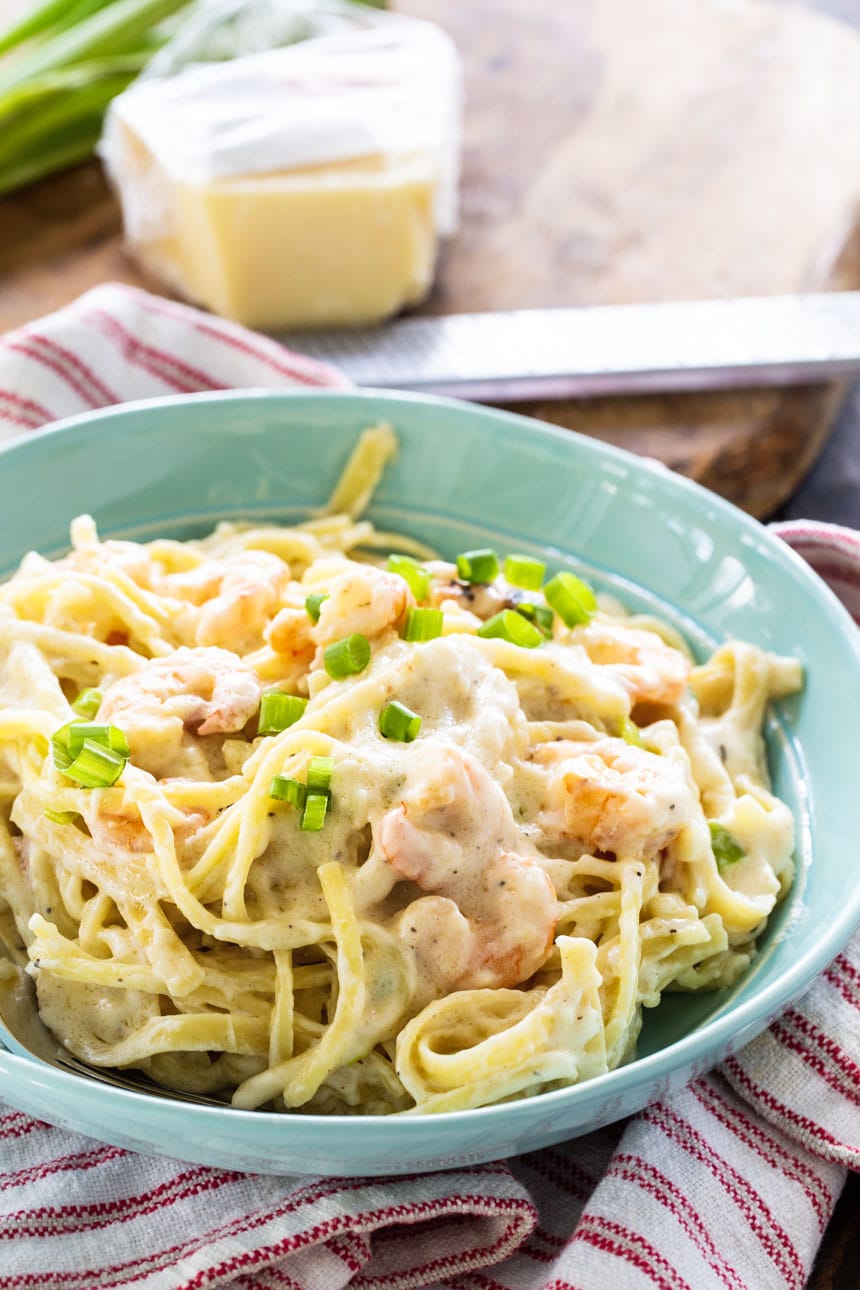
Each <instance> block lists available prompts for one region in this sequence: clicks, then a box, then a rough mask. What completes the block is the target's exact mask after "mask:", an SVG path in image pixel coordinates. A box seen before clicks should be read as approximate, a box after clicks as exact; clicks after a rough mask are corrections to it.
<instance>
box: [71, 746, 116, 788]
mask: <svg viewBox="0 0 860 1290" xmlns="http://www.w3.org/2000/svg"><path fill="white" fill-rule="evenodd" d="M127 761H128V758H127V757H123V756H122V754H121V753H118V752H114V751H113V749H112V748H106V747H105V745H104V744H100V743H96V741H95V740H94V739H85V740H84V744H83V747H82V748H81V750H80V752H79V753H78V755H77V756H76V757H75V759H74V761H72V762H70V763H69V765H68V766H66V768H65V770H64V771H63V774H64V775H65V776H66V778H67V779H71V780H74V781H75V783H76V784H80V785H81V787H82V788H110V786H111V784H115V783H116V781H117V780H118V779H119V777H120V775H121V774H122V772H123V771H124V770H125V767H126V763H127Z"/></svg>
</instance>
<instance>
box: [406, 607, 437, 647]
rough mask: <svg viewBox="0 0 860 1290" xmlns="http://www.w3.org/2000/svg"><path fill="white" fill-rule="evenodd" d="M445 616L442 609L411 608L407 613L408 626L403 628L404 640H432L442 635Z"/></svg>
mask: <svg viewBox="0 0 860 1290" xmlns="http://www.w3.org/2000/svg"><path fill="white" fill-rule="evenodd" d="M443 621H444V616H443V614H442V610H441V609H414V608H413V609H409V610H408V611H407V614H406V626H405V627H404V629H403V637H404V640H408V641H432V640H435V639H436V637H437V636H441V635H442V623H443Z"/></svg>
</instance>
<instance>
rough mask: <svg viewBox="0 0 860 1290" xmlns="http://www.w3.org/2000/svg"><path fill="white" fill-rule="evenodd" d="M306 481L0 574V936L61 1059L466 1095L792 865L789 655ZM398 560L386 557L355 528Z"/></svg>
mask: <svg viewBox="0 0 860 1290" xmlns="http://www.w3.org/2000/svg"><path fill="white" fill-rule="evenodd" d="M395 446H396V444H395V439H394V436H393V432H392V431H391V430H390V428H389V427H386V426H381V427H375V428H372V429H371V430H369V431H366V432H365V434H364V435H363V436H362V438H361V440H360V441H359V445H358V447H357V449H356V451H355V454H354V457H353V460H352V463H351V465H350V467H349V468H348V470H347V472H346V474H345V476H344V478H343V479H342V480H341V482H340V484H339V485H338V489H337V491H336V493H335V495H334V499H333V500H334V502H335V503H336V512H337V513H333V512H332V511H331V510H329V512H327V513H326V514H324V515H320V516H317V517H315V518H312V519H310V520H308V521H307V522H305V523H303V524H300V525H297V526H294V527H291V528H290V527H279V526H275V525H271V526H265V527H252V526H243V525H237V524H231V523H223V524H221V525H219V526H218V528H217V529H216V530H215V532H214V533H213V534H211V535H210V536H209V537H207V538H205V539H202V540H199V541H190V542H179V541H170V540H166V539H161V540H157V541H154V542H149V543H145V544H139V543H134V542H126V541H112V540H107V541H102V540H100V538H99V536H98V534H97V532H96V529H95V525H94V524H93V522H92V520H90V519H88V518H87V517H82V518H80V519H78V520H76V521H75V522H74V524H73V526H72V549H71V551H70V553H69V554H68V555H66V556H65V557H63V558H61V559H58V560H55V561H49V560H47V559H44V558H43V557H41V556H40V555H38V554H36V553H30V554H28V555H27V556H26V557H25V558H24V560H23V562H22V563H21V566H20V568H19V570H18V571H17V572H16V573H15V574H14V575H13V576H12V577H11V578H10V579H9V580H8V582H7V583H6V584H5V585H3V586H2V587H0V667H2V672H0V931H2V934H3V937H4V939H5V940H6V942H7V943H8V944H9V945H10V946H14V947H15V948H16V951H17V953H18V954H19V957H20V961H21V963H22V964H26V965H27V970H28V971H29V972H30V973H31V974H32V976H33V977H34V978H35V981H36V985H37V990H38V999H39V1007H40V1011H41V1014H42V1017H43V1019H44V1021H45V1023H46V1024H47V1025H48V1026H49V1027H50V1028H51V1029H52V1030H53V1031H54V1032H55V1034H56V1035H57V1036H58V1037H59V1038H60V1039H61V1040H62V1042H63V1043H65V1044H66V1045H67V1046H68V1048H69V1049H70V1050H71V1051H72V1052H73V1053H75V1054H76V1055H77V1056H78V1057H80V1058H82V1059H84V1060H85V1061H87V1062H90V1063H92V1064H96V1065H103V1066H117V1067H132V1068H136V1069H138V1070H139V1071H141V1072H143V1073H144V1074H145V1075H147V1076H149V1077H150V1078H151V1079H152V1080H154V1081H156V1082H158V1083H159V1084H162V1085H164V1086H167V1087H168V1088H175V1089H182V1090H190V1091H196V1092H200V1093H208V1094H212V1095H218V1096H223V1098H224V1099H225V1101H232V1104H233V1105H235V1106H236V1107H240V1108H245V1109H254V1108H260V1107H264V1108H267V1109H276V1110H286V1109H295V1110H302V1111H306V1112H320V1113H341V1112H348V1113H356V1114H385V1113H391V1112H407V1113H409V1112H413V1113H414V1112H433V1111H442V1110H459V1109H463V1108H468V1107H475V1106H481V1105H485V1104H488V1103H494V1102H499V1101H503V1100H506V1099H511V1098H518V1097H523V1096H527V1095H531V1094H534V1093H538V1092H540V1091H542V1090H546V1089H551V1088H557V1087H560V1086H564V1085H568V1084H571V1083H575V1082H577V1081H581V1080H585V1079H588V1078H591V1077H593V1076H595V1075H598V1074H600V1073H602V1072H605V1071H607V1070H610V1069H612V1068H613V1067H615V1066H617V1065H619V1064H620V1063H622V1062H625V1061H627V1060H629V1059H630V1058H631V1057H632V1056H633V1055H634V1053H635V1045H636V1040H637V1035H638V1033H639V1028H640V1022H641V1016H642V1010H643V1008H651V1007H654V1006H655V1005H656V1004H658V1003H659V1001H660V999H661V997H662V995H663V993H664V992H665V991H667V990H677V989H683V990H699V989H703V988H707V989H712V988H717V987H721V986H725V985H728V984H730V983H731V982H733V981H734V980H735V979H736V978H737V977H738V975H739V974H740V973H742V972H743V971H744V970H745V968H746V967H747V966H748V965H749V963H750V961H751V959H752V957H753V955H754V953H755V943H756V937H757V936H758V934H759V933H760V931H761V929H762V927H763V926H764V924H765V921H766V919H767V917H768V915H769V914H770V912H771V910H772V909H773V907H774V905H775V903H776V902H777V901H778V900H779V899H780V898H781V897H782V896H783V895H784V894H785V892H786V891H787V890H788V887H789V886H790V883H791V879H792V852H793V846H794V836H793V822H792V816H791V813H790V811H789V810H788V808H787V807H786V805H785V804H784V803H783V802H781V801H780V800H779V799H778V798H776V797H775V796H774V795H773V793H772V792H771V789H770V786H769V781H768V772H767V765H766V760H765V746H764V742H763V736H762V727H763V721H764V716H765V710H766V707H767V705H768V703H769V701H770V700H771V699H773V698H774V697H778V696H781V695H785V694H788V693H790V692H792V691H794V690H796V689H798V688H799V686H800V685H801V680H802V678H801V674H800V668H799V666H798V665H797V664H796V663H795V662H793V661H791V660H787V659H782V658H777V657H775V656H773V655H771V654H769V653H767V652H765V651H763V650H761V649H759V648H757V647H756V646H753V645H750V644H744V643H740V642H729V643H726V644H724V645H722V646H721V647H720V648H719V649H717V650H716V652H715V653H714V654H713V656H712V657H711V658H710V659H708V660H707V661H705V662H702V663H696V662H695V661H694V660H693V658H692V656H691V654H690V653H689V651H688V650H687V647H686V646H685V644H684V643H683V641H681V640H680V638H679V637H678V636H677V634H676V633H674V632H673V630H672V629H671V628H670V627H669V626H668V625H667V624H664V623H661V622H659V621H658V620H656V619H654V618H651V617H648V616H645V615H636V614H627V613H626V612H625V611H624V610H623V609H622V608H621V607H620V606H618V605H617V603H616V602H615V601H613V600H611V599H609V598H604V597H598V598H597V599H596V600H595V599H594V597H593V593H592V592H591V590H590V589H589V588H588V587H587V586H585V585H584V584H583V583H581V582H579V581H578V580H577V579H575V578H573V577H572V575H570V574H562V575H561V576H560V577H554V578H553V579H551V580H550V581H549V582H547V581H546V580H545V578H544V575H543V571H542V570H541V569H540V568H539V567H538V565H537V563H536V562H535V561H533V560H528V559H526V558H524V557H519V556H516V555H514V556H513V557H512V558H511V559H510V560H509V561H507V562H506V563H505V566H504V571H503V572H500V571H499V569H498V568H497V562H496V556H495V554H494V553H492V552H471V553H466V554H465V555H464V557H463V559H462V560H461V561H459V562H458V564H457V565H454V564H451V563H448V562H446V561H443V560H439V559H436V558H435V557H434V556H433V554H432V553H431V552H429V551H427V550H426V549H425V548H423V547H421V546H420V545H418V544H416V543H414V542H409V541H407V540H406V539H403V538H398V537H396V536H392V535H388V534H380V533H378V532H377V531H376V530H375V529H374V528H373V527H372V525H370V524H369V523H368V522H367V521H366V520H363V519H362V518H361V513H362V511H363V509H364V507H365V506H366V504H367V501H368V500H369V497H370V495H371V494H372V491H373V489H374V487H375V486H376V483H377V482H378V479H379V476H380V473H381V471H382V469H383V468H384V465H385V462H386V461H387V460H388V458H389V457H390V456H391V454H392V452H393V451H394V449H395ZM389 551H394V552H395V557H394V558H393V559H390V560H389V561H388V563H387V564H386V555H387V553H388V552H389Z"/></svg>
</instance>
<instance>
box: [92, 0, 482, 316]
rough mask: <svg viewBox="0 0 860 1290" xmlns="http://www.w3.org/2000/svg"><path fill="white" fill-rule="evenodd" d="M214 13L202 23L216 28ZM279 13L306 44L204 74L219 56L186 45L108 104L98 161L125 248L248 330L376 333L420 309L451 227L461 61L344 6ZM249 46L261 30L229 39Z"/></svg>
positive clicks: (326, 4)
mask: <svg viewBox="0 0 860 1290" xmlns="http://www.w3.org/2000/svg"><path fill="white" fill-rule="evenodd" d="M254 7H255V6H254V5H253V4H250V5H248V4H246V5H245V6H242V5H238V6H237V5H236V3H235V0H234V3H233V5H232V6H230V5H229V4H228V5H227V6H226V7H225V8H226V9H227V10H231V11H232V12H233V13H234V14H235V13H240V14H241V13H242V12H243V11H244V16H245V17H246V18H247V17H249V14H252V12H253V10H254ZM256 7H257V8H258V9H262V6H261V5H260V4H257V6H256ZM268 7H269V9H270V10H274V11H278V10H279V7H278V6H277V5H276V6H271V5H269V6H268ZM217 9H218V6H217V5H208V6H207V5H206V4H204V5H203V13H204V14H207V13H208V15H209V17H210V25H211V19H212V17H213V16H217ZM280 12H281V16H282V17H283V15H284V14H287V15H288V16H290V17H291V18H292V19H294V20H295V21H296V22H298V27H296V26H295V25H294V27H293V28H292V29H291V31H289V32H288V33H286V36H285V34H284V32H277V33H274V34H275V36H276V38H280V39H284V38H287V39H292V40H295V41H296V43H292V44H288V45H286V46H284V47H280V48H268V49H266V48H264V49H258V50H255V51H254V52H249V53H244V54H242V55H241V56H239V57H234V58H230V59H229V60H228V61H220V62H216V61H205V60H206V58H207V57H218V50H217V48H216V49H215V50H211V49H207V48H206V42H205V41H204V42H202V45H201V49H200V50H199V51H197V50H196V49H195V43H194V41H193V40H191V39H189V37H188V33H187V32H186V33H185V38H184V42H183V41H182V40H178V41H177V44H178V48H179V50H180V51H181V54H182V56H181V57H178V56H177V54H176V50H175V49H174V50H171V47H170V46H168V47H167V49H166V50H165V51H163V53H162V56H161V57H160V58H157V59H156V60H155V63H154V64H153V65H152V67H151V69H150V72H149V74H148V75H147V76H145V77H144V78H142V79H141V80H139V81H137V82H135V83H134V84H133V85H132V86H131V87H130V88H129V89H128V90H126V91H125V92H124V93H123V94H120V95H119V96H118V97H117V98H116V99H114V101H113V103H112V105H111V108H110V111H109V113H108V116H107V120H106V124H105V130H104V135H103V138H102V142H101V146H100V151H101V155H102V159H103V161H104V163H105V167H106V169H107V172H108V175H109V176H110V178H111V180H112V182H113V184H114V186H115V188H116V190H117V192H118V194H119V197H120V201H121V204H122V211H123V222H124V227H125V237H126V242H127V245H128V247H129V248H130V250H131V251H132V253H133V254H134V255H136V257H137V258H138V259H139V261H140V262H141V263H142V264H143V266H144V267H145V268H146V269H148V270H150V271H151V272H152V273H154V274H155V275H156V276H157V277H159V278H160V279H162V280H163V281H164V282H165V283H166V284H167V285H168V286H169V287H171V288H172V289H174V290H175V291H177V292H179V293H180V294H181V295H184V296H185V297H187V298H188V299H190V300H193V301H195V302H197V303H199V304H202V305H205V306H207V307H208V308H209V309H211V310H213V311H214V312H215V313H218V314H221V315H223V316H224V317H228V318H233V319H235V320H236V321H238V322H241V323H244V324H246V325H248V326H251V327H258V328H261V329H267V330H281V329H289V328H291V327H314V326H326V325H348V324H361V323H370V322H375V321H379V320H381V319H383V318H385V317H386V316H388V315H390V314H393V313H395V312H396V311H397V310H399V309H401V308H403V307H404V306H406V305H409V304H413V303H415V302H416V301H418V300H420V299H421V298H422V297H423V296H425V295H426V294H427V292H428V290H429V289H430V286H431V284H432V280H433V272H434V267H435V263H436V256H437V250H438V242H439V239H440V238H441V237H444V236H447V235H449V234H451V233H452V232H453V231H454V230H455V227H456V218H457V183H458V171H459V129H460V105H461V68H460V63H459V59H458V56H457V53H456V50H455V48H454V45H453V44H452V42H451V40H450V39H449V38H448V37H447V36H446V35H445V34H444V33H443V32H442V31H441V30H440V29H439V28H438V27H436V26H434V25H433V24H432V23H428V22H424V21H420V20H418V19H413V18H408V17H406V16H403V15H398V14H391V13H386V12H379V11H377V10H373V9H369V8H364V7H362V6H360V5H355V4H347V3H341V2H340V0H321V2H320V3H316V4H314V3H312V0H305V3H304V4H301V3H292V4H291V3H290V2H289V0H283V4H282V7H281V9H280ZM299 20H303V21H299ZM215 26H216V29H217V23H216V24H215ZM249 30H250V31H251V32H252V33H253V38H254V40H257V41H259V40H260V39H261V29H260V27H259V25H257V26H251V27H250V28H249V27H247V26H246V29H245V31H244V32H243V33H238V34H237V37H236V39H237V40H239V39H244V40H246V41H248V31H249ZM271 34H272V33H270V35H271ZM303 37H304V38H303ZM221 39H222V41H223V39H224V34H223V32H222V36H221ZM254 40H251V41H250V42H249V43H251V44H252V45H253V43H254ZM183 44H184V46H185V47H186V48H183ZM177 64H178V66H177Z"/></svg>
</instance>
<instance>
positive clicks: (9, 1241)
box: [0, 285, 860, 1290]
mask: <svg viewBox="0 0 860 1290" xmlns="http://www.w3.org/2000/svg"><path fill="white" fill-rule="evenodd" d="M346 384H347V382H346V381H344V380H343V378H342V377H341V376H340V375H339V374H338V373H336V372H334V371H332V370H331V369H329V368H326V367H324V366H321V365H320V364H318V363H315V362H312V361H311V360H309V359H306V358H303V357H301V356H298V355H295V354H291V353H288V352H287V351H286V350H284V349H282V348H281V347H280V346H278V345H276V344H275V343H273V342H272V341H269V340H266V339H263V338H262V337H259V336H255V335H253V334H251V333H249V332H247V331H244V330H243V329H241V328H238V327H235V326H233V325H232V324H229V323H225V322H222V321H219V320H215V319H212V318H210V317H208V316H206V315H204V314H202V313H200V312H198V311H196V310H193V309H189V308H186V307H185V306H181V305H176V304H172V303H169V302H167V301H164V300H160V299H157V298H156V297H153V296H150V295H147V294H146V293H144V292H140V291H136V290H133V289H131V288H127V287H121V286H113V285H108V286H104V287H99V288H97V289H96V290H94V291H91V292H89V293H88V294H87V295H85V296H83V297H82V298H81V299H80V300H79V301H77V302H75V303H74V304H72V305H71V306H69V307H68V308H67V309H64V310H62V311H61V312H60V313H58V314H55V315H53V316H52V317H50V318H46V319H43V320H41V321H40V322H37V323H34V324H32V325H31V326H28V327H25V328H22V329H20V330H18V331H15V332H12V333H9V334H8V335H7V336H5V337H2V338H0V440H3V439H4V438H12V437H16V436H18V435H20V434H24V433H28V432H32V431H37V430H38V429H39V428H40V427H41V426H42V425H44V424H45V423H46V422H49V421H52V420H54V419H56V418H59V417H63V416H67V415H70V414H73V413H77V412H83V411H86V410H88V409H90V408H95V407H101V406H103V405H106V404H110V403H118V402H122V401H125V400H129V399H138V398H148V397H154V396H159V395H163V394H175V393H177V392H179V393H188V392H191V391H195V390H208V389H220V388H226V387H231V386H243V387H260V386H272V387H284V386H303V387H313V386H321V387H322V386H337V385H342V386H343V385H346ZM777 531H778V532H779V533H780V535H781V536H782V537H783V538H784V539H785V540H786V541H788V542H789V543H790V544H791V545H793V546H794V547H795V548H796V549H797V550H798V551H799V552H800V553H801V554H802V555H803V556H805V557H806V558H807V559H808V560H809V561H810V563H811V564H812V565H813V567H814V568H816V569H817V570H818V572H819V573H820V574H821V575H822V577H824V578H826V579H827V580H828V581H829V582H830V584H831V586H833V588H834V590H835V591H836V592H837V594H839V595H841V596H842V597H843V599H844V600H845V602H846V604H847V605H848V606H849V608H850V609H851V611H852V613H853V614H854V616H855V618H858V616H860V535H858V534H855V533H849V532H847V531H846V530H844V529H836V528H835V527H834V526H828V525H822V524H817V523H815V524H813V523H807V522H800V521H798V522H795V523H793V524H789V525H785V526H780V527H779V528H778V530H777ZM0 1096H2V1090H0ZM857 1168H860V935H855V937H854V939H853V941H852V942H851V943H850V944H849V945H848V946H847V947H846V948H845V949H844V951H843V952H842V954H840V955H839V957H838V958H837V959H836V960H835V962H834V963H833V964H831V966H830V967H829V968H828V969H827V971H825V972H824V973H823V974H822V975H821V976H820V977H819V978H818V980H817V981H816V982H815V983H814V985H813V986H812V988H811V989H810V990H809V992H808V993H807V994H806V996H805V997H804V998H803V999H802V1000H799V1001H796V1002H795V1004H794V1006H793V1007H792V1008H790V1009H789V1010H788V1011H787V1012H786V1013H785V1014H784V1015H783V1016H782V1017H780V1018H779V1019H778V1020H777V1021H776V1022H775V1023H774V1024H773V1025H772V1026H771V1027H770V1029H769V1030H768V1031H767V1032H765V1033H764V1034H763V1035H761V1036H760V1037H759V1038H758V1039H757V1040H755V1041H754V1042H753V1043H751V1044H750V1045H748V1046H747V1047H746V1048H744V1049H743V1050H742V1051H741V1052H739V1053H738V1054H737V1055H736V1056H734V1057H733V1058H731V1059H730V1060H729V1061H727V1062H726V1063H725V1064H724V1065H723V1067H722V1068H721V1069H720V1070H719V1071H717V1072H713V1073H711V1074H710V1075H707V1076H705V1077H703V1078H701V1079H698V1080H697V1081H695V1082H694V1083H693V1084H690V1085H689V1086H688V1087H686V1088H684V1089H682V1090H681V1091H680V1092H676V1093H673V1094H670V1095H667V1096H666V1097H664V1099H663V1100H661V1101H659V1102H657V1103H655V1104H654V1105H652V1106H650V1107H649V1108H648V1109H647V1110H645V1111H644V1112H642V1114H640V1115H639V1116H637V1117H636V1118H635V1119H633V1120H631V1121H629V1122H628V1123H627V1124H626V1125H623V1126H616V1127H614V1128H612V1129H607V1130H602V1131H600V1132H599V1133H594V1134H591V1135H589V1136H587V1137H583V1138H578V1139H575V1140H574V1141H572V1142H569V1143H566V1144H564V1145H562V1146H559V1147H552V1148H548V1149H545V1150H541V1151H535V1152H533V1153H531V1154H530V1155H527V1156H522V1157H519V1158H517V1159H515V1160H509V1161H498V1162H495V1163H493V1164H488V1165H483V1166H476V1167H471V1168H464V1169H457V1170H451V1171H449V1172H446V1173H436V1174H428V1175H423V1176H409V1177H403V1178H390V1179H388V1178H351V1179H330V1178H329V1179H327V1178H306V1177H303V1178H297V1177H263V1176H254V1175H248V1174H241V1173H235V1172H232V1171H228V1170H221V1169H209V1168H204V1167H202V1166H197V1165H185V1164H182V1163H179V1162H176V1161H173V1160H167V1159H163V1158H157V1157H149V1156H142V1155H135V1154H133V1153H130V1152H128V1151H126V1150H122V1149H120V1148H118V1147H113V1146H104V1145H101V1144H99V1143H98V1142H95V1141H93V1140H92V1139H89V1138H84V1137H81V1136H79V1135H77V1134H74V1133H71V1132H69V1131H67V1130H65V1129H60V1128H55V1127H51V1126H50V1125H48V1124H45V1123H42V1122H41V1121H37V1120H34V1119H32V1118H31V1117H29V1116H27V1115H25V1114H23V1113H21V1112H19V1111H16V1110H13V1109H11V1108H9V1107H3V1106H2V1104H0V1290H109V1288H111V1287H130V1288H132V1290H192V1288H195V1290H196V1288H198V1287H200V1288H202V1287H212V1286H229V1287H231V1288H232V1290H338V1288H339V1287H342V1286H350V1287H363V1288H365V1290H369V1288H370V1287H374V1288H376V1290H383V1288H385V1290H397V1288H402V1290H407V1287H420V1286H431V1287H436V1290H443V1288H447V1290H568V1288H571V1290H573V1288H574V1287H575V1290H607V1288H609V1290H647V1288H648V1287H660V1288H661V1290H784V1288H785V1287H792V1288H794V1290H801V1287H803V1286H804V1284H805V1283H806V1281H807V1279H808V1276H809V1272H810V1269H811V1266H812V1263H813V1260H814V1258H815V1253H816V1250H817V1248H818V1245H819V1243H820V1240H821V1236H822V1234H823V1232H824V1230H825V1228H826V1226H827V1223H828V1221H829V1218H830V1215H831V1213H832V1211H833V1207H834V1205H835V1203H836V1200H837V1198H838V1196H839V1193H840V1191H841V1188H842V1186H843V1183H844V1181H845V1178H846V1175H847V1170H848V1169H857Z"/></svg>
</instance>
